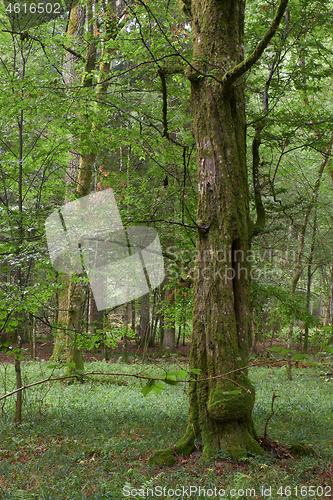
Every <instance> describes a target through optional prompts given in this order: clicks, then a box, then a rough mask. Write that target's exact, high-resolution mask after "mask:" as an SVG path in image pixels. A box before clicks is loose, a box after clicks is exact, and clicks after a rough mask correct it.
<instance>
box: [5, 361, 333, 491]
mask: <svg viewBox="0 0 333 500" xmlns="http://www.w3.org/2000/svg"><path fill="white" fill-rule="evenodd" d="M160 366H161V365H160ZM23 367H24V374H25V379H26V381H27V382H30V383H31V382H33V381H35V380H39V379H41V378H42V377H45V375H46V376H47V375H49V374H50V370H49V369H48V368H47V364H46V363H36V362H35V363H33V362H25V363H23ZM165 367H166V368H169V369H170V366H169V365H168V366H166V365H165ZM86 370H87V371H104V372H111V371H112V372H125V373H137V372H138V371H140V372H142V371H144V370H148V371H149V373H153V374H154V375H156V374H158V373H161V371H160V369H159V368H158V367H154V366H153V367H152V366H151V365H145V366H144V365H140V367H139V368H138V367H135V366H134V365H131V366H128V365H122V364H120V363H117V364H107V363H100V362H96V363H87V364H86ZM320 373H321V371H320V370H319V369H318V368H316V369H313V368H307V369H305V368H300V369H297V370H296V369H295V370H294V378H293V380H292V381H288V380H287V379H286V375H285V370H284V369H283V368H255V369H252V370H251V372H250V377H251V379H252V380H253V381H254V383H255V386H256V391H257V397H256V405H255V408H254V418H255V424H256V428H257V431H258V433H259V435H262V434H263V432H264V426H265V422H266V420H267V417H268V416H269V414H270V411H271V399H272V393H273V391H275V393H277V394H278V395H279V398H277V399H276V400H275V405H274V408H275V414H274V416H273V417H272V419H271V420H270V422H269V427H268V435H269V437H270V438H271V439H272V440H278V441H279V442H281V443H285V444H292V443H296V442H299V441H304V442H306V443H307V444H308V445H309V446H310V447H312V448H313V450H314V451H315V454H314V455H310V456H306V457H302V458H295V459H285V460H278V459H276V458H275V457H274V456H273V455H266V456H265V457H263V458H262V457H261V458H258V457H250V458H249V459H247V460H244V461H243V462H240V463H235V462H232V461H230V460H228V458H227V457H225V456H223V454H221V456H219V457H218V458H217V461H216V462H215V463H211V464H202V463H200V460H199V459H200V456H199V453H197V454H194V455H192V456H191V457H190V458H188V459H185V458H184V459H183V458H180V460H179V464H178V465H176V466H174V467H169V468H163V469H159V468H152V467H149V466H147V457H148V456H149V454H150V453H151V452H152V451H153V450H154V449H156V448H162V447H166V446H169V445H172V444H174V443H175V442H176V441H177V439H179V438H180V437H181V435H182V433H183V432H184V429H185V426H186V419H187V411H188V395H187V392H186V387H184V384H182V385H180V386H167V387H166V388H165V390H164V391H163V392H162V393H160V394H159V395H156V394H154V393H150V394H149V395H148V396H147V397H144V396H143V395H142V394H141V393H140V387H142V386H143V385H144V382H143V381H140V380H137V379H134V378H125V377H121V376H116V377H114V378H113V377H112V378H110V379H108V378H107V377H98V376H96V377H94V378H90V379H89V380H87V381H85V383H83V384H80V383H75V384H72V385H68V384H65V383H63V382H62V383H53V384H52V386H46V385H43V386H37V387H36V388H33V389H30V390H28V391H26V392H25V409H24V415H23V424H22V425H21V426H20V427H16V426H15V425H14V423H13V414H14V399H13V398H11V401H10V400H9V399H7V400H4V401H2V402H1V401H0V412H1V411H2V418H1V421H0V498H1V499H14V498H22V499H30V498H31V499H34V498H40V499H45V500H58V499H59V500H65V499H70V500H79V499H80V500H81V499H86V498H91V499H94V500H101V499H115V500H121V499H124V498H136V497H137V498H145V496H143V494H146V493H147V492H146V490H147V489H150V490H151V493H152V492H153V491H152V488H154V487H157V486H159V487H160V489H157V490H154V493H155V497H154V496H152V495H151V496H150V497H149V498H164V499H166V500H167V499H176V498H178V499H182V498H184V499H185V498H192V499H196V498H209V497H214V495H212V494H211V493H214V491H215V490H214V488H215V487H216V488H217V490H216V491H218V490H220V496H216V498H233V499H241V498H242V499H246V498H248V499H250V498H271V499H274V500H275V499H285V498H295V499H296V498H312V499H313V498H316V499H317V498H323V499H327V498H330V496H328V493H329V494H330V495H333V487H332V476H331V475H330V474H331V473H330V464H332V463H333V435H332V428H333V398H332V392H333V390H332V389H333V380H329V379H326V378H325V377H322V376H320ZM4 379H6V384H7V387H6V389H7V391H9V390H10V389H11V388H13V386H14V370H13V367H12V366H7V368H6V367H5V366H4V365H3V366H1V367H0V384H1V385H0V387H1V390H0V392H1V393H3V392H4V387H3V385H4ZM1 403H2V405H1ZM0 415H1V414H0ZM331 472H332V475H333V466H332V467H331ZM330 481H331V482H330ZM190 486H192V490H190V489H189V488H190ZM309 486H312V487H314V488H315V490H313V489H310V488H309ZM325 486H326V489H325ZM199 487H201V488H202V490H201V495H200V494H199V492H198V489H199ZM269 487H271V488H272V490H269V489H268V488H269ZM301 487H303V490H301ZM321 487H323V488H324V489H323V490H321V489H320V488H321ZM142 488H144V489H145V491H143V490H142ZM163 488H165V490H164V493H165V494H163ZM177 488H178V490H179V491H178V493H179V494H178V496H177V491H175V490H177ZM194 488H197V491H195V490H194ZM262 488H264V490H262ZM279 488H280V489H279ZM288 488H290V490H289V489H288ZM318 488H319V489H318ZM329 488H331V489H329ZM223 490H224V492H223ZM246 490H247V491H246ZM264 492H265V493H266V495H264V494H263V493H264ZM159 493H161V494H159ZM222 493H223V495H222ZM269 493H271V496H269ZM313 493H315V494H313ZM190 494H191V496H189V495H190ZM205 495H206V496H205Z"/></svg>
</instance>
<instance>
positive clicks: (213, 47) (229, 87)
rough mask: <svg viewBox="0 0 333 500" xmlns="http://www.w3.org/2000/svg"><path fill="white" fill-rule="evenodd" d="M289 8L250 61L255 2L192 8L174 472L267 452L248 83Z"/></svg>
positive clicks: (193, 0) (192, 1)
mask: <svg viewBox="0 0 333 500" xmlns="http://www.w3.org/2000/svg"><path fill="white" fill-rule="evenodd" d="M287 4H288V0H281V1H280V3H279V5H278V7H277V10H276V13H275V17H274V19H273V20H272V23H271V25H270V27H269V29H268V31H267V32H266V34H265V35H264V37H263V38H262V39H261V41H260V42H259V43H258V44H257V46H256V47H255V49H254V51H253V52H252V53H251V54H250V55H249V56H248V57H247V58H244V22H245V21H244V18H245V1H242V0H184V1H183V2H182V6H183V10H184V12H185V13H186V15H187V16H189V17H190V18H191V22H192V45H193V59H192V61H191V62H189V63H188V67H187V70H186V76H187V78H188V79H189V80H190V83H191V105H192V116H193V132H194V136H195V141H196V147H197V167H198V188H199V193H198V209H197V258H196V273H195V290H194V299H193V329H192V340H191V355H190V367H191V369H196V370H198V369H199V370H200V374H199V372H196V373H198V374H197V375H195V377H196V378H197V380H196V381H193V382H191V383H190V389H189V398H190V408H189V417H188V426H187V430H186V432H185V435H184V437H183V438H182V439H181V440H180V441H179V442H178V443H177V444H176V446H175V447H174V448H169V449H166V450H159V451H157V452H155V454H154V455H153V456H152V457H150V463H151V464H171V463H173V462H174V461H175V453H174V452H176V453H177V454H184V455H189V454H190V453H191V452H192V451H193V450H194V449H195V448H196V447H199V448H201V449H202V452H203V458H204V459H210V458H211V457H212V456H214V455H215V454H216V453H217V452H218V451H219V450H223V451H225V452H227V453H228V454H229V455H230V456H231V457H233V458H235V459H238V458H241V457H242V456H246V455H247V453H248V452H252V453H257V454H258V453H261V452H262V449H261V447H260V445H259V443H258V439H257V436H256V433H255V430H254V426H253V421H252V409H253V405H254V400H255V391H254V387H253V385H252V384H251V382H250V380H249V378H248V376H247V369H246V366H247V365H248V351H249V320H250V298H249V295H250V276H249V272H250V269H249V260H250V259H249V258H248V257H249V248H250V237H251V233H253V232H255V230H256V228H255V227H254V225H253V224H251V222H250V218H249V194H248V191H249V190H248V173H247V167H246V134H245V130H246V121H245V99H244V78H245V76H246V73H247V72H248V71H249V70H250V69H251V68H252V66H253V65H254V64H255V63H256V62H257V61H258V59H259V58H260V56H261V54H262V53H263V51H264V50H265V48H266V47H267V46H268V44H269V42H270V40H271V39H272V37H273V36H274V34H275V32H276V30H277V29H278V27H279V23H280V21H281V19H282V17H283V15H284V12H285V10H286V8H287Z"/></svg>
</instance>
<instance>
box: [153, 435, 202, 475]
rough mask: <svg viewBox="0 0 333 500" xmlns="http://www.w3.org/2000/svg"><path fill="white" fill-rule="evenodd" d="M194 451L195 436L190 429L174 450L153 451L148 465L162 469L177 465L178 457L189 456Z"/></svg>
mask: <svg viewBox="0 0 333 500" xmlns="http://www.w3.org/2000/svg"><path fill="white" fill-rule="evenodd" d="M194 449H195V436H194V433H193V431H192V430H191V428H189V426H188V428H187V430H186V433H185V435H184V436H183V437H182V439H180V440H179V441H178V443H177V444H176V446H175V447H174V448H165V449H163V450H157V451H155V452H154V453H153V454H152V455H151V456H150V457H149V459H148V465H155V466H157V467H162V466H163V465H174V464H175V463H177V456H178V455H185V456H189V455H191V453H192V451H194Z"/></svg>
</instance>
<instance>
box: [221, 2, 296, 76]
mask: <svg viewBox="0 0 333 500" xmlns="http://www.w3.org/2000/svg"><path fill="white" fill-rule="evenodd" d="M288 2H289V0H280V4H279V6H278V9H277V11H276V15H275V18H274V19H273V22H272V24H271V26H270V28H269V29H268V31H267V32H266V34H265V35H264V37H263V38H262V39H261V40H260V42H259V43H258V45H257V46H256V48H255V49H254V51H253V52H252V54H250V55H249V57H248V58H247V59H245V60H244V61H242V62H241V63H239V64H237V66H235V67H234V68H233V69H232V70H231V71H229V72H228V73H227V74H226V75H224V76H223V78H222V83H223V84H226V85H228V86H230V85H231V84H232V83H234V82H235V81H236V80H237V79H238V78H240V77H241V76H242V75H244V73H246V72H247V71H248V70H249V69H250V68H252V66H253V65H254V64H255V63H256V62H257V61H258V59H259V58H260V56H261V54H262V53H263V52H264V50H265V49H266V48H267V46H268V44H269V42H270V41H271V39H272V38H273V36H274V35H275V32H276V30H277V29H278V27H279V24H280V21H281V19H282V17H283V15H284V12H285V10H286V8H287V5H288Z"/></svg>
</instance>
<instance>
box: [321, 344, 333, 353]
mask: <svg viewBox="0 0 333 500" xmlns="http://www.w3.org/2000/svg"><path fill="white" fill-rule="evenodd" d="M323 350H324V351H327V352H333V347H331V346H329V345H327V346H326V347H325V348H324V349H323Z"/></svg>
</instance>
